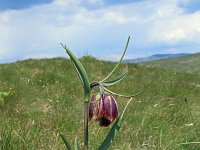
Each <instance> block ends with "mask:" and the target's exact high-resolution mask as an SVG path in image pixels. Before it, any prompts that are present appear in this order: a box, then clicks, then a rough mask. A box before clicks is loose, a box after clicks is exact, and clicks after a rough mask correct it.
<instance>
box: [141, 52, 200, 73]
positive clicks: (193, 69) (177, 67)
mask: <svg viewBox="0 0 200 150" xmlns="http://www.w3.org/2000/svg"><path fill="white" fill-rule="evenodd" d="M140 64H142V65H145V66H147V67H159V68H165V69H170V70H173V71H180V72H188V73H196V74H200V53H196V54H191V55H187V56H182V57H177V58H169V59H161V60H155V61H149V62H142V63H140Z"/></svg>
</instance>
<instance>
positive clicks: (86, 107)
mask: <svg viewBox="0 0 200 150" xmlns="http://www.w3.org/2000/svg"><path fill="white" fill-rule="evenodd" d="M88 106H89V103H88V102H85V108H84V150H88V121H89V117H88V115H89V112H88V111H89V109H88Z"/></svg>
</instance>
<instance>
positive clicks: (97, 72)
mask: <svg viewBox="0 0 200 150" xmlns="http://www.w3.org/2000/svg"><path fill="white" fill-rule="evenodd" d="M165 61H166V62H165V63H164V64H165V65H166V64H167V60H165ZM81 62H82V63H83V65H84V67H85V69H86V71H87V72H88V76H89V79H90V82H92V81H98V80H101V79H103V78H104V77H106V76H107V74H108V73H109V72H110V71H111V70H112V69H113V67H114V66H115V65H116V64H115V63H113V62H105V61H101V60H97V59H95V58H93V57H90V56H86V57H83V58H81ZM199 62H200V61H199ZM147 64H148V63H147ZM147 64H143V65H138V64H122V65H121V66H120V67H119V69H118V70H117V72H115V74H114V75H113V76H112V78H115V77H117V76H119V75H120V74H121V73H123V71H124V69H125V68H126V67H128V71H129V72H128V75H127V77H126V78H125V79H124V80H123V81H121V82H120V84H118V85H117V86H113V87H111V88H109V89H110V90H112V91H114V92H117V93H121V94H126V95H130V94H136V93H138V92H140V91H141V90H142V89H143V88H145V91H144V92H143V93H142V94H141V95H139V96H138V97H135V98H134V99H133V100H132V101H131V103H130V105H129V106H128V108H127V111H126V114H125V118H124V121H123V123H122V126H121V129H120V131H119V132H118V133H117V135H116V138H115V139H114V141H113V144H112V146H111V148H110V149H113V150H164V149H166V150H198V149H199V150H200V132H199V131H200V74H199V73H197V72H196V71H195V72H190V73H188V72H187V71H185V70H184V69H183V71H181V72H176V70H170V69H167V68H165V67H164V68H162V67H154V66H153V67H152V66H151V67H149V66H148V65H147ZM196 67H199V68H196V70H198V69H199V70H200V66H199V65H196ZM185 68H187V65H185ZM0 92H1V93H0V149H1V150H15V149H16V150H49V149H52V150H63V149H65V147H64V144H63V142H62V140H61V138H60V136H59V133H63V134H64V135H65V136H66V137H67V139H68V140H69V142H70V144H72V145H73V142H74V139H75V137H78V143H79V145H80V146H81V145H83V91H82V86H81V83H80V81H79V78H78V75H77V73H76V70H75V68H74V66H73V64H72V62H71V61H70V60H68V59H64V58H54V59H41V60H33V59H29V60H24V61H18V62H15V63H10V64H1V65H0ZM2 92H6V93H9V94H6V93H4V94H2ZM95 92H97V89H95V90H94V91H93V93H95ZM115 98H116V100H117V102H118V106H119V111H120V112H121V111H122V109H123V107H124V106H125V105H126V103H127V101H128V100H129V99H126V98H121V97H118V96H115ZM185 98H186V99H185ZM110 128H111V126H109V127H107V128H104V127H100V126H99V125H98V122H90V124H89V145H90V147H89V149H91V150H95V149H97V148H98V146H99V145H100V143H101V142H102V140H103V139H104V137H105V135H107V132H108V131H109V130H110Z"/></svg>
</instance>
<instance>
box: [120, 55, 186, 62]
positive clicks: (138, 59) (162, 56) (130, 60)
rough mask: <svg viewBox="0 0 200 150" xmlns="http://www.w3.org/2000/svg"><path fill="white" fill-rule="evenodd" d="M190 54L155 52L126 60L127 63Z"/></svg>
mask: <svg viewBox="0 0 200 150" xmlns="http://www.w3.org/2000/svg"><path fill="white" fill-rule="evenodd" d="M187 55H190V54H189V53H178V54H155V55H152V56H149V57H141V58H136V59H126V60H124V62H125V63H140V62H146V61H152V60H160V59H165V58H176V57H181V56H187Z"/></svg>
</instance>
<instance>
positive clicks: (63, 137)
mask: <svg viewBox="0 0 200 150" xmlns="http://www.w3.org/2000/svg"><path fill="white" fill-rule="evenodd" d="M59 135H60V137H61V138H62V140H63V142H64V144H65V147H66V148H67V149H68V150H71V149H72V148H71V146H70V144H69V143H68V142H67V139H66V138H65V136H64V135H63V134H61V133H60V134H59Z"/></svg>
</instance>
